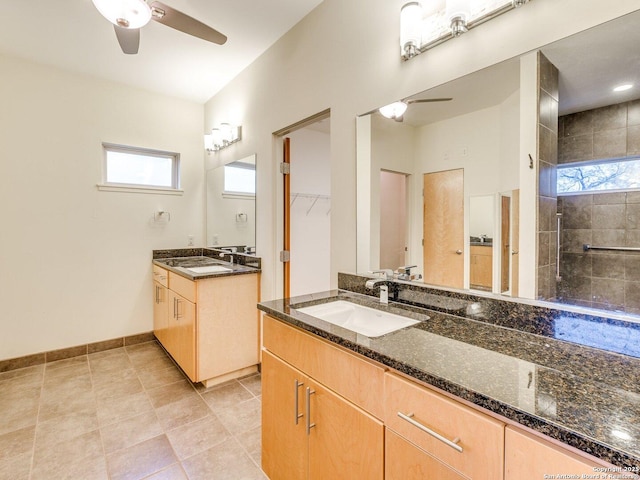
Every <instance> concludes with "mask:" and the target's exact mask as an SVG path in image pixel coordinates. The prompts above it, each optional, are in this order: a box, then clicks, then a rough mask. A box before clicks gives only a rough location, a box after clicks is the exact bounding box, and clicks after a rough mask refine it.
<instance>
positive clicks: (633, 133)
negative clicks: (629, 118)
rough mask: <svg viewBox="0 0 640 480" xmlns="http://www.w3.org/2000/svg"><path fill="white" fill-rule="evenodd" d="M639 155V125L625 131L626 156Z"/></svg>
mask: <svg viewBox="0 0 640 480" xmlns="http://www.w3.org/2000/svg"><path fill="white" fill-rule="evenodd" d="M639 153H640V125H634V126H633V127H629V128H628V129H627V155H637V154H639Z"/></svg>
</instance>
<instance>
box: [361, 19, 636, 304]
mask: <svg viewBox="0 0 640 480" xmlns="http://www.w3.org/2000/svg"><path fill="white" fill-rule="evenodd" d="M638 25H640V11H636V12H634V13H631V14H629V15H625V16H623V17H620V18H618V19H615V20H613V21H610V22H607V23H604V24H602V25H599V26H597V27H594V28H592V29H589V30H586V31H584V32H581V33H579V34H576V35H573V36H570V37H567V38H566V39H563V40H560V41H558V42H554V43H553V44H550V45H546V46H542V47H541V48H540V49H539V52H540V53H541V54H542V55H543V56H544V57H546V58H547V59H548V60H549V61H550V62H551V63H552V64H553V65H554V66H555V67H556V68H557V70H558V84H557V92H555V93H553V95H556V96H557V107H558V108H557V114H556V109H555V107H552V108H551V109H550V110H549V108H548V106H547V105H543V102H542V101H539V100H538V99H537V98H535V97H534V100H535V103H534V109H533V114H535V115H536V116H537V119H538V120H537V121H536V122H533V123H534V124H535V126H533V128H532V124H531V123H527V122H525V121H523V118H525V114H527V113H526V112H523V108H525V105H528V104H531V102H530V101H529V100H528V99H527V98H525V96H526V95H529V91H528V90H527V91H525V90H524V86H525V85H526V86H527V88H529V86H530V85H531V84H533V85H536V79H535V78H534V79H533V80H532V79H531V78H525V76H526V75H530V74H531V69H530V68H523V65H524V63H523V62H525V60H526V59H529V60H526V61H530V59H531V58H532V57H534V58H540V57H539V56H537V53H535V52H530V53H529V54H525V55H523V57H521V58H513V59H510V60H507V61H504V62H502V63H500V64H497V65H494V66H491V67H489V68H486V69H483V70H481V71H478V72H475V73H473V74H470V75H467V76H465V77H462V78H459V79H456V80H454V81H451V82H448V83H446V84H444V85H440V86H438V87H435V88H432V89H430V90H427V91H424V92H420V93H417V94H415V95H412V96H411V97H409V98H407V99H404V100H405V102H406V103H408V108H407V110H406V112H405V113H404V114H403V115H402V117H400V118H396V119H393V118H391V119H390V118H387V117H384V116H383V115H382V114H381V113H380V112H379V111H374V112H373V113H369V114H364V115H361V116H359V117H358V118H357V133H358V143H357V155H358V158H357V166H358V206H357V207H358V245H357V248H358V249H357V270H358V273H363V274H364V273H368V272H370V271H372V270H377V269H381V268H392V269H394V270H395V269H396V268H397V267H400V266H403V265H416V268H414V269H413V271H412V273H414V275H415V280H414V281H419V282H423V283H427V284H433V285H436V286H442V287H445V288H456V289H467V290H475V291H484V292H491V293H493V294H496V295H511V296H514V297H524V298H530V299H543V300H550V301H560V302H563V303H568V304H573V305H580V306H586V307H592V308H600V309H606V310H618V311H622V312H626V313H632V314H640V299H638V300H637V302H636V301H631V302H625V297H632V296H634V295H633V292H636V295H635V297H638V295H637V293H638V292H640V268H635V267H633V266H631V265H636V264H638V265H640V255H639V254H638V253H637V252H635V253H634V252H633V251H632V250H627V251H614V250H608V251H607V250H603V251H599V252H597V251H595V250H593V251H589V252H585V251H584V250H583V244H588V243H596V242H599V243H601V242H604V243H605V244H606V245H603V246H605V247H607V246H615V247H618V248H623V247H624V248H629V249H633V248H635V247H640V240H639V239H640V234H638V232H640V223H638V222H636V223H637V224H636V225H632V224H629V223H628V222H627V223H626V224H625V214H624V213H620V212H619V211H622V210H624V209H625V208H626V210H624V211H626V212H629V211H631V210H632V209H633V208H635V207H629V205H631V204H632V203H631V202H633V201H635V199H637V201H638V202H639V203H640V192H634V191H633V190H632V189H627V190H622V191H621V190H617V191H615V194H616V195H617V197H615V198H614V197H612V196H611V195H612V192H607V193H603V192H595V193H593V194H591V193H590V194H586V192H578V193H577V194H576V195H574V196H566V195H564V194H562V193H560V194H558V193H557V191H556V186H555V182H556V176H557V174H558V172H559V171H560V170H559V169H558V167H557V165H559V166H563V164H565V163H573V164H575V165H584V164H589V163H593V162H594V161H597V160H610V159H612V158H617V159H620V158H623V159H627V158H630V157H632V156H636V157H637V156H639V155H640V100H637V99H639V98H640V50H639V49H638V48H637V45H639V44H640V29H638V28H637V26H638ZM536 56H537V57H536ZM419 60H420V59H418V61H419ZM533 72H534V73H533V74H534V75H537V73H536V70H535V69H534V70H533ZM542 75H544V73H542ZM621 84H632V85H633V87H632V88H630V89H628V90H626V91H614V90H613V89H614V87H616V86H618V85H621ZM536 88H537V87H536ZM536 91H537V90H536ZM540 98H542V97H540ZM391 100H394V99H390V101H391ZM527 102H528V103H527ZM539 102H540V103H539ZM549 111H550V112H551V113H550V115H551V116H553V121H552V122H551V123H552V124H554V125H559V127H557V130H556V132H554V133H556V134H557V137H553V142H552V145H551V146H550V148H552V149H553V151H554V152H557V156H556V157H557V165H556V164H554V165H552V168H551V169H549V173H548V176H547V177H546V178H548V181H549V182H550V183H552V185H551V186H549V185H541V183H544V182H543V181H542V180H541V178H542V177H540V180H539V179H538V178H537V177H536V178H535V181H534V183H533V185H534V186H533V187H532V188H531V189H530V190H526V189H523V186H524V185H523V182H524V181H525V180H523V178H525V177H524V176H523V171H525V172H526V171H527V169H528V165H527V166H525V167H523V164H524V163H523V162H525V161H526V163H527V164H528V163H529V160H527V156H526V155H525V154H524V152H523V150H522V147H521V145H522V138H523V134H525V135H527V134H528V135H533V136H534V138H536V139H539V138H541V137H540V133H539V132H538V131H537V130H536V129H537V128H538V127H537V123H541V122H542V120H540V117H541V115H545V114H547V113H548V112H549ZM594 112H595V113H594ZM636 115H637V118H636ZM556 120H557V123H555V121H556ZM526 129H530V130H531V132H525V131H524V130H526ZM605 130H606V131H605ZM555 138H557V141H556V140H555ZM536 141H539V140H536ZM538 144H539V143H538ZM614 144H615V145H614ZM622 144H624V148H623V147H621V145H622ZM539 145H540V144H539ZM629 146H631V147H632V148H631V147H629ZM539 148H545V147H544V146H540V147H539ZM534 154H535V149H534ZM554 155H555V153H554ZM537 161H538V159H533V158H532V159H531V166H532V169H536V172H537V169H538V168H539V167H538V165H537V163H535V162H537ZM381 172H393V173H394V174H395V175H396V178H397V179H399V180H400V181H398V182H396V184H397V185H398V187H397V188H398V190H397V192H396V193H395V197H393V196H389V195H390V194H389V193H387V191H388V187H387V186H386V184H385V183H384V181H383V180H382V179H381ZM383 177H384V175H383ZM527 178H529V180H526V181H530V178H531V176H529V177H527ZM541 188H544V189H548V190H550V191H552V192H553V193H552V194H549V193H543V192H542V191H541V190H539V189H541ZM523 195H525V197H523ZM540 195H548V196H550V197H553V204H552V208H553V209H554V210H555V209H556V208H557V210H555V211H553V212H552V213H553V215H552V216H553V222H555V218H556V215H555V213H556V211H557V213H559V215H558V218H562V222H559V223H558V224H559V225H561V223H562V225H561V226H560V230H559V234H558V235H557V237H555V235H547V236H546V237H543V236H540V234H539V231H540V230H541V229H540V228H536V229H533V230H526V229H523V227H522V224H523V223H525V222H530V221H533V222H534V223H535V222H536V221H537V222H538V225H539V223H540V222H542V221H543V220H544V221H545V222H546V221H547V220H546V219H543V217H544V216H545V215H547V213H548V212H546V213H545V212H542V211H540V210H539V207H537V205H539V203H540V202H539V198H540ZM574 197H575V198H574ZM398 199H400V200H398ZM402 199H404V204H403V205H402V207H401V208H402V213H401V215H399V217H402V218H406V221H405V223H403V224H402V225H395V226H394V227H393V228H395V231H396V233H397V232H398V231H400V232H401V239H400V240H397V239H396V243H398V242H399V243H400V244H401V247H400V254H398V251H399V247H398V246H397V245H396V246H395V247H394V253H393V255H389V254H388V252H383V250H385V248H386V247H384V245H387V240H385V237H386V236H387V234H386V233H385V228H386V227H385V220H384V217H385V216H388V215H389V212H388V210H389V206H390V205H391V204H392V202H395V204H397V203H398V201H402ZM611 203H616V205H617V207H616V209H615V212H613V209H612V208H610V209H609V210H611V212H609V210H607V208H608V207H605V205H610V204H611ZM523 205H524V206H523ZM527 205H528V206H530V210H529V207H527ZM620 205H622V206H620ZM601 207H602V208H601ZM633 211H635V210H633ZM383 212H386V213H383ZM576 212H577V213H576ZM614 213H615V214H616V215H620V216H621V218H620V219H619V221H611V220H610V219H611V216H612V215H613V214H614ZM637 213H638V214H640V206H639V207H638V212H637ZM571 215H573V216H571ZM548 216H551V215H548ZM598 216H600V217H602V218H603V219H609V220H610V221H608V222H605V223H600V224H596V223H595V222H596V218H600V217H598ZM523 217H524V218H523ZM583 217H584V218H586V217H588V222H587V223H585V224H584V225H579V224H578V223H577V222H580V221H581V218H583ZM584 218H583V219H584ZM626 218H627V219H628V218H629V215H626ZM634 218H635V217H634ZM638 218H640V217H638ZM532 219H533V220H532ZM592 219H593V221H592ZM386 223H388V222H386ZM549 223H551V220H549ZM609 224H611V225H609ZM634 228H635V229H637V230H634ZM605 229H606V230H607V231H603V230H605ZM542 230H546V229H544V228H542ZM548 230H551V231H552V230H553V229H548ZM614 230H615V231H614ZM525 232H529V233H525ZM523 236H524V238H523ZM533 237H535V238H533ZM526 242H529V243H530V244H531V245H533V247H532V248H531V251H532V252H536V253H535V254H534V255H533V256H539V258H537V260H536V261H537V264H534V267H533V269H525V270H523V269H522V265H523V262H524V260H525V259H520V258H519V245H521V244H524V243H526ZM634 242H635V243H634ZM636 243H637V244H636ZM402 250H403V251H402ZM547 252H551V253H547ZM549 255H550V256H552V257H553V259H552V261H549V260H548V259H547V263H550V264H552V265H554V266H555V265H557V266H558V267H557V272H556V274H555V275H553V277H552V278H554V280H556V281H557V282H558V283H557V285H556V288H554V289H552V291H553V298H543V297H540V296H536V294H523V293H522V292H523V290H522V286H523V284H533V285H536V284H537V283H539V282H541V281H542V280H540V278H539V277H536V276H539V275H540V273H539V270H540V269H539V265H540V264H541V263H542V257H544V256H549ZM634 255H638V256H634ZM615 256H617V258H614V257H615ZM389 258H392V259H393V260H392V261H391V260H388V259H389ZM556 258H557V259H558V260H557V262H556ZM614 260H615V261H617V262H619V265H620V266H619V267H616V269H615V270H616V273H615V276H616V278H613V279H611V278H606V277H602V276H603V275H608V273H606V272H605V270H606V269H605V268H601V267H602V266H603V265H604V264H606V262H608V261H614ZM390 261H391V262H393V263H394V264H393V265H391V264H390V263H389V262H390ZM526 261H530V259H528V258H527V259H526ZM531 261H533V260H531ZM395 263H398V265H395ZM625 265H626V266H627V267H625ZM636 266H637V265H636ZM545 268H546V267H545ZM625 268H626V270H625ZM596 274H597V275H600V277H597V276H596ZM634 275H635V276H634ZM534 277H535V278H534ZM611 280H615V281H614V283H613V284H612V283H611ZM611 285H615V287H611ZM607 288H609V289H613V290H615V291H613V292H612V293H611V295H609V296H608V297H607V296H606V295H604V294H603V293H602V292H603V291H604V290H606V289H607ZM519 289H520V290H519ZM531 291H534V289H531ZM538 291H539V290H538ZM634 302H636V303H637V305H636V304H635V303H634Z"/></svg>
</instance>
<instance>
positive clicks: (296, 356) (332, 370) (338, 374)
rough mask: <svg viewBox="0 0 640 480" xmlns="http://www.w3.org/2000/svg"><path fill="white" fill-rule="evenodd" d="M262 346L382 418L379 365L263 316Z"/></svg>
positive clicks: (382, 379)
mask: <svg viewBox="0 0 640 480" xmlns="http://www.w3.org/2000/svg"><path fill="white" fill-rule="evenodd" d="M263 345H264V347H265V348H266V349H267V350H269V351H270V352H271V353H274V354H275V355H277V356H278V357H280V358H282V359H283V360H285V361H286V362H288V363H290V364H291V365H294V366H295V367H296V368H298V369H300V370H301V371H303V372H304V373H306V374H307V375H309V376H311V377H313V378H315V379H316V380H318V381H319V382H320V383H323V384H324V385H326V386H327V387H329V388H330V389H332V390H333V391H335V392H337V393H338V394H340V395H342V396H343V397H345V398H346V399H348V400H350V401H351V402H353V403H355V404H356V405H358V406H359V407H360V408H362V409H363V410H366V411H367V412H369V413H371V414H372V415H373V416H375V417H377V418H382V413H383V406H382V392H383V383H384V369H383V368H382V367H380V366H378V365H374V364H373V363H371V362H369V361H368V360H366V359H364V358H361V357H357V356H356V355H354V354H352V353H350V352H347V351H345V350H342V349H341V348H338V347H335V346H333V345H330V344H329V343H327V342H325V341H323V340H321V339H319V338H314V337H313V336H311V335H310V334H308V333H305V332H303V331H301V330H298V329H297V328H294V327H291V326H289V325H286V324H284V323H282V322H280V321H279V320H276V319H274V318H271V317H269V316H266V315H265V316H264V324H263Z"/></svg>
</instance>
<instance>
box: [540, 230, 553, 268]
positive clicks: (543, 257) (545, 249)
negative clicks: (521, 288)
mask: <svg viewBox="0 0 640 480" xmlns="http://www.w3.org/2000/svg"><path fill="white" fill-rule="evenodd" d="M549 236H550V234H549V232H538V266H539V267H543V266H545V265H549V258H550V254H549Z"/></svg>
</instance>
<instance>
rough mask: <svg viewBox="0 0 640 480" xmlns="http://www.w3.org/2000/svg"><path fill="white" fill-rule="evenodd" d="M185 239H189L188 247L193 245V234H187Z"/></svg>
mask: <svg viewBox="0 0 640 480" xmlns="http://www.w3.org/2000/svg"><path fill="white" fill-rule="evenodd" d="M187 239H188V240H189V243H188V245H189V246H190V247H193V246H194V243H193V235H189V236H188V237H187Z"/></svg>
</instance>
